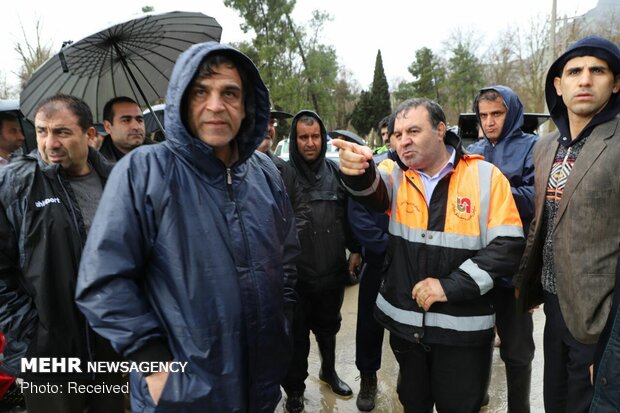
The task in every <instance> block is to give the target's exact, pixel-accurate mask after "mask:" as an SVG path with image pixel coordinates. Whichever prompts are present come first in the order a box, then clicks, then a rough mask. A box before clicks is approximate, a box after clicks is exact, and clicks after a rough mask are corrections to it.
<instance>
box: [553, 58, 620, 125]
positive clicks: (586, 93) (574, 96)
mask: <svg viewBox="0 0 620 413" xmlns="http://www.w3.org/2000/svg"><path fill="white" fill-rule="evenodd" d="M553 84H554V86H555V90H556V92H557V94H558V96H561V97H562V100H563V101H564V104H565V105H566V107H567V109H568V115H569V119H571V118H582V119H584V120H586V121H589V119H591V118H593V117H594V115H596V114H597V113H599V112H600V111H601V110H602V109H603V108H604V107H605V105H606V104H607V102H609V98H610V97H611V94H612V92H613V93H617V92H618V90H620V76H617V77H616V79H614V74H613V73H612V71H611V69H610V68H609V65H608V64H607V62H606V61H604V60H601V59H599V58H597V57H594V56H580V57H575V58H573V59H571V60H569V61H568V62H566V64H565V65H564V68H563V69H562V74H561V76H560V77H556V78H555V79H554V80H553Z"/></svg>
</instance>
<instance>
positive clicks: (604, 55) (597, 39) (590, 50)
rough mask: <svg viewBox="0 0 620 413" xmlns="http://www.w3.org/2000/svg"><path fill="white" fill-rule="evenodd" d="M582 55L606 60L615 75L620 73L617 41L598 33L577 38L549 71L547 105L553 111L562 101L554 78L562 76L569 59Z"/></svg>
mask: <svg viewBox="0 0 620 413" xmlns="http://www.w3.org/2000/svg"><path fill="white" fill-rule="evenodd" d="M581 56H594V57H596V58H599V59H601V60H604V61H605V62H607V64H608V65H609V68H610V69H611V71H612V72H613V73H614V76H616V75H619V74H620V48H619V47H618V46H617V45H616V44H615V43H613V42H612V41H610V40H608V39H606V38H604V37H601V36H597V35H591V36H586V37H584V38H583V39H580V40H577V41H576V42H574V43H572V44H571V45H570V46H568V48H567V49H566V50H565V51H564V53H563V54H562V55H561V56H560V57H558V58H557V59H556V61H555V62H553V64H552V65H551V67H550V68H549V71H548V72H547V79H546V82H545V94H546V96H547V106H548V107H549V110H550V112H551V113H553V112H554V107H555V106H556V103H561V99H557V96H556V93H555V87H554V86H553V79H554V78H556V77H560V76H561V74H562V71H563V70H564V66H565V65H566V63H567V62H568V61H569V60H571V59H573V58H575V57H581ZM558 109H559V108H558Z"/></svg>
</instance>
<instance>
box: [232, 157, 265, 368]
mask: <svg viewBox="0 0 620 413" xmlns="http://www.w3.org/2000/svg"><path fill="white" fill-rule="evenodd" d="M226 187H227V189H228V196H229V197H230V200H231V201H232V202H233V203H234V205H235V210H236V211H237V217H238V219H239V227H240V230H241V236H242V238H243V243H244V244H245V253H246V260H247V266H248V271H249V273H250V276H251V280H252V283H253V285H257V282H258V281H257V280H256V274H255V273H254V269H253V267H252V253H251V248H250V240H249V239H248V233H247V231H246V228H245V223H244V221H243V217H242V216H241V213H240V212H239V208H238V205H237V202H236V201H235V195H234V192H233V186H232V171H231V169H230V168H226ZM261 307H262V303H261V302H260V295H257V296H256V306H255V308H254V310H253V311H254V314H251V316H253V317H254V322H255V323H257V324H258V323H259V318H260V317H259V313H260V309H261ZM248 313H250V310H248ZM244 321H245V326H244V327H245V332H246V334H250V328H249V324H248V323H249V321H251V320H249V319H248V316H247V315H244ZM254 346H255V348H254V354H255V355H256V354H258V348H257V346H258V344H255V345H254ZM251 356H252V355H251V354H250V355H249V357H251ZM256 359H257V357H256V356H255V357H254V360H253V364H254V365H252V366H250V369H254V370H255V369H256ZM249 361H250V360H248V363H249Z"/></svg>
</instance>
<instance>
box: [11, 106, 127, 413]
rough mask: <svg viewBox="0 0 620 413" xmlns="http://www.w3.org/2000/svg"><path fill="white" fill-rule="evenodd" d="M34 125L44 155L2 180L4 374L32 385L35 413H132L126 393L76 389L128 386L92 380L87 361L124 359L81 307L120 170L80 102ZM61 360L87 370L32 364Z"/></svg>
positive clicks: (112, 377) (48, 109) (16, 166)
mask: <svg viewBox="0 0 620 413" xmlns="http://www.w3.org/2000/svg"><path fill="white" fill-rule="evenodd" d="M34 123H35V129H36V133H37V147H38V152H33V153H31V154H29V155H27V156H23V157H19V158H16V159H15V160H14V161H12V162H11V164H10V165H9V166H7V167H5V168H2V171H1V172H0V240H1V241H0V331H1V332H2V333H4V335H5V337H6V346H5V348H4V349H3V352H2V354H0V360H2V363H0V370H2V371H4V372H6V373H8V374H10V375H12V376H17V377H22V378H23V379H24V385H23V386H22V389H23V391H24V396H25V400H26V408H27V409H28V412H30V413H48V412H54V413H71V412H82V411H89V412H101V413H107V412H123V411H124V408H123V393H122V392H104V393H94V392H90V393H85V394H76V393H75V392H73V393H72V392H71V389H70V388H69V384H72V383H76V384H84V385H92V384H95V383H96V382H95V381H94V380H93V379H95V380H97V381H100V380H101V381H105V382H106V383H107V384H108V385H113V384H120V383H122V382H121V376H120V374H109V375H101V376H100V375H95V376H94V377H93V373H90V372H88V371H87V362H91V361H95V360H99V361H115V360H116V361H118V360H119V356H118V355H116V353H114V351H113V350H112V347H111V346H110V344H109V342H108V341H107V340H104V339H103V338H102V337H100V336H99V335H97V334H96V333H94V332H93V331H92V330H91V329H90V328H89V327H88V324H87V322H86V319H85V318H84V316H83V315H82V313H81V312H80V311H79V310H78V308H77V306H76V304H75V300H74V295H75V285H76V279H77V275H78V266H79V263H80V257H81V253H82V249H83V245H84V242H85V241H86V234H87V233H88V231H89V229H90V224H91V222H92V219H93V216H94V214H95V210H96V208H97V205H98V203H99V199H100V197H101V193H102V191H103V185H104V183H105V182H106V180H107V178H108V175H109V173H110V170H111V165H110V164H108V163H107V162H105V160H104V158H103V156H101V155H100V154H99V153H98V152H97V151H96V150H94V149H92V148H89V146H88V140H89V138H92V137H94V135H95V133H96V132H95V128H94V127H93V117H92V113H91V111H90V108H89V107H88V105H87V104H86V103H85V102H84V101H82V100H81V99H78V98H75V97H73V96H67V95H54V96H51V97H49V98H46V99H45V100H43V101H42V102H40V103H39V105H38V107H37V108H36V109H35V118H34ZM52 357H53V358H56V359H57V360H58V361H61V362H62V361H63V360H64V361H66V360H67V359H68V358H72V359H73V360H75V359H79V365H78V368H79V370H78V369H67V368H65V369H64V370H67V371H66V372H64V373H63V372H62V370H63V368H58V369H56V372H54V370H55V369H54V368H52V369H50V370H51V372H50V373H48V374H45V373H43V372H41V371H37V370H36V369H32V368H28V367H26V368H25V367H24V364H23V360H24V359H30V361H31V362H32V361H33V360H34V362H35V363H36V362H37V360H43V359H41V358H52ZM98 376H99V377H98ZM47 385H51V386H56V387H51V386H47ZM46 386H47V387H46ZM41 388H44V389H48V390H47V391H43V392H42V391H41V390H40V389H41Z"/></svg>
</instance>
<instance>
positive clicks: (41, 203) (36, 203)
mask: <svg viewBox="0 0 620 413" xmlns="http://www.w3.org/2000/svg"><path fill="white" fill-rule="evenodd" d="M49 204H60V199H59V198H46V199H43V200H41V201H34V206H36V207H37V208H43V207H44V206H47V205H49Z"/></svg>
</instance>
